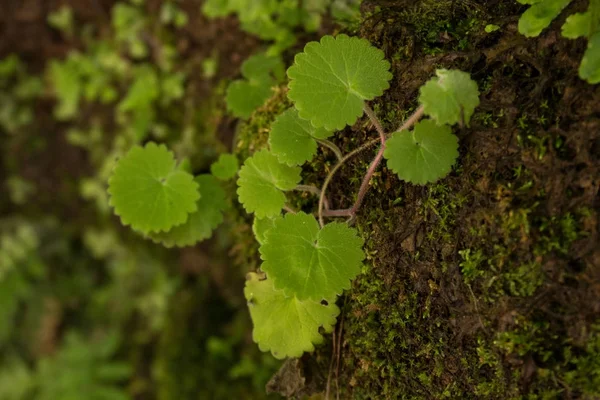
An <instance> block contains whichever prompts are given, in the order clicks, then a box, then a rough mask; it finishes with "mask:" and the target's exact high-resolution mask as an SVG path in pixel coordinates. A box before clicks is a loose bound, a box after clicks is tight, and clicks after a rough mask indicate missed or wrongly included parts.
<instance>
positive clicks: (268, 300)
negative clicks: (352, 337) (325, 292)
mask: <svg viewBox="0 0 600 400" xmlns="http://www.w3.org/2000/svg"><path fill="white" fill-rule="evenodd" d="M244 295H245V297H246V300H247V301H248V308H249V309H250V317H251V318H252V322H253V324H254V329H253V331H252V338H253V339H254V341H255V342H256V343H258V347H259V348H260V349H261V350H262V351H271V353H272V354H273V356H274V357H275V358H278V359H283V358H285V357H300V356H301V355H302V353H304V352H306V351H313V350H314V349H315V346H314V344H320V343H322V342H323V336H322V335H321V334H320V333H319V329H320V328H321V327H322V328H324V330H325V331H326V332H331V331H332V330H333V326H334V325H335V322H336V317H337V316H338V315H339V313H340V310H339V308H338V307H337V306H336V305H335V298H333V299H329V300H328V301H327V302H326V303H325V304H322V303H321V301H313V300H304V301H300V300H298V298H297V297H295V296H291V297H290V296H286V295H285V293H284V292H283V291H282V290H276V289H275V288H274V287H273V283H272V281H271V280H270V279H266V280H259V278H258V275H256V274H254V273H250V274H249V276H248V280H247V281H246V287H245V288H244Z"/></svg>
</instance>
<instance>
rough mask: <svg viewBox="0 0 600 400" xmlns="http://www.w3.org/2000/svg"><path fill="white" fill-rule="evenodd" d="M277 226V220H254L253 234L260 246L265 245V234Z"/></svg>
mask: <svg viewBox="0 0 600 400" xmlns="http://www.w3.org/2000/svg"><path fill="white" fill-rule="evenodd" d="M274 225H275V218H254V221H253V222H252V232H254V237H255V238H256V241H257V242H258V243H259V244H264V243H265V234H266V233H267V231H268V230H270V229H272V228H273V226H274Z"/></svg>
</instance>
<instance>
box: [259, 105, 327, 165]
mask: <svg viewBox="0 0 600 400" xmlns="http://www.w3.org/2000/svg"><path fill="white" fill-rule="evenodd" d="M332 134H333V132H330V131H328V130H326V129H324V128H315V127H314V126H312V124H311V123H310V122H309V121H307V120H305V119H302V118H300V117H299V116H298V111H297V110H296V109H295V108H292V109H289V110H287V111H285V112H283V114H281V115H279V116H278V117H277V119H276V120H275V122H273V124H272V125H271V132H270V133H269V145H270V146H271V152H272V153H273V154H275V155H276V156H277V158H279V161H281V162H283V163H285V164H288V165H301V164H304V162H305V161H308V160H310V159H312V158H313V156H314V155H315V154H316V152H317V142H316V140H315V139H326V138H328V137H329V136H331V135H332Z"/></svg>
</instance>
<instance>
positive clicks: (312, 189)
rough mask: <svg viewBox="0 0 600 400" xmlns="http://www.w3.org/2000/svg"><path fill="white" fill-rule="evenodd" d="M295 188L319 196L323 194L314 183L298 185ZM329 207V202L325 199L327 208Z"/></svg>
mask: <svg viewBox="0 0 600 400" xmlns="http://www.w3.org/2000/svg"><path fill="white" fill-rule="evenodd" d="M294 190H297V191H300V192H308V193H312V194H315V195H317V197H320V196H321V189H319V188H318V187H316V186H313V185H298V186H296V187H295V188H294ZM328 209H329V202H328V201H327V199H325V210H328Z"/></svg>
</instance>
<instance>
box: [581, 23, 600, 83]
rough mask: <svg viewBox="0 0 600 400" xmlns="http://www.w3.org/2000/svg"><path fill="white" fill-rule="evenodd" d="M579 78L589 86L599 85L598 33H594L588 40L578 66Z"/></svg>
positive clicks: (599, 45) (599, 41) (599, 49)
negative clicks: (589, 84)
mask: <svg viewBox="0 0 600 400" xmlns="http://www.w3.org/2000/svg"><path fill="white" fill-rule="evenodd" d="M579 77H580V78H581V79H584V80H586V81H587V82H588V83H591V84H596V83H600V32H596V33H595V34H593V35H592V36H591V37H590V38H589V40H588V45H587V49H586V51H585V53H584V54H583V58H582V59H581V64H580V65H579Z"/></svg>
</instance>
